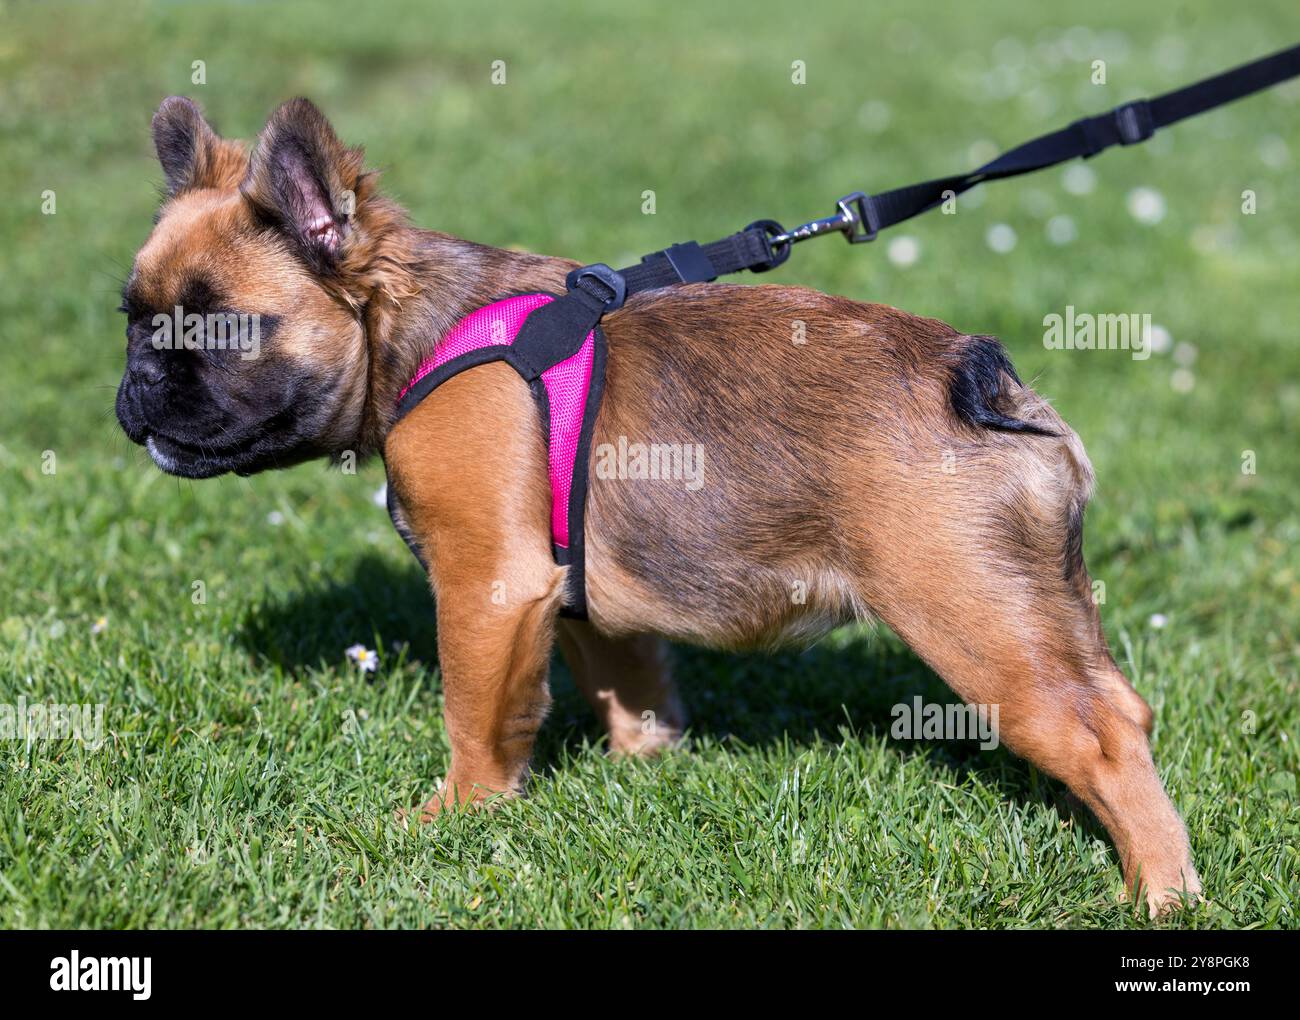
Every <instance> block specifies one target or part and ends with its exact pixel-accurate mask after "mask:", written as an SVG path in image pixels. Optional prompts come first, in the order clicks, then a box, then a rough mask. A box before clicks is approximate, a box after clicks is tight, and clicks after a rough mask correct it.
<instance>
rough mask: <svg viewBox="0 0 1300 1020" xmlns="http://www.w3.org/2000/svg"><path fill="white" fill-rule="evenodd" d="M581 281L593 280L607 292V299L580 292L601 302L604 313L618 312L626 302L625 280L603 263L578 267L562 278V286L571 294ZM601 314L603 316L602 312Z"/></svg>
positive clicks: (584, 291) (616, 271)
mask: <svg viewBox="0 0 1300 1020" xmlns="http://www.w3.org/2000/svg"><path fill="white" fill-rule="evenodd" d="M583 280H595V281H596V282H597V283H598V284H600V285H601V286H602V287H604V288H606V289H607V290H608V291H609V296H608V297H603V296H601V295H599V294H593V293H592V292H591V291H589V290H587V289H585V288H584V289H583V291H582V293H584V294H586V295H587V296H588V297H592V298H595V299H596V300H597V301H599V302H601V303H602V304H603V305H604V306H605V312H616V311H618V310H619V309H620V308H622V307H623V302H624V301H626V300H627V280H625V279H624V278H623V274H622V273H620V272H619V271H618V270H617V269H611V268H610V267H609V266H607V265H605V263H603V262H593V263H592V264H591V265H589V266H579V267H578V268H577V269H573V270H570V271H569V275H568V276H566V277H565V278H564V285H565V287H567V288H568V290H569V291H570V292H572V291H575V290H577V289H578V285H579V284H580V283H582V281H583ZM601 314H602V315H603V314H604V312H602V313H601Z"/></svg>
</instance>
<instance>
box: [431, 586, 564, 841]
mask: <svg viewBox="0 0 1300 1020" xmlns="http://www.w3.org/2000/svg"><path fill="white" fill-rule="evenodd" d="M494 584H496V585H497V587H496V588H495V589H494V588H493V585H494ZM501 591H502V586H501V585H500V581H499V579H492V578H486V577H483V578H479V579H477V580H470V579H468V578H464V577H460V578H458V579H457V581H456V582H455V583H454V584H447V583H445V582H444V583H440V584H439V588H438V659H439V663H440V665H441V668H442V682H443V693H444V699H445V702H446V707H445V713H446V724H447V735H448V739H449V741H450V743H451V764H450V766H449V768H448V770H447V776H446V778H445V779H444V780H443V782H442V784H441V786H440V788H439V790H438V792H437V794H436V795H435V796H434V797H433V799H432V800H430V801H429V802H428V803H427V804H425V805H424V809H423V811H422V813H421V816H420V817H421V820H422V821H427V820H429V819H430V818H432V817H433V816H434V815H435V814H437V813H438V811H440V810H441V809H443V808H444V807H450V806H453V805H458V804H469V803H472V802H477V801H481V800H484V799H486V798H488V797H491V796H494V795H496V794H506V795H509V794H514V793H518V792H519V791H520V790H521V789H522V788H523V785H524V779H525V776H526V774H527V771H528V762H529V759H530V758H531V756H532V751H533V741H534V739H535V738H536V736H537V731H538V729H539V728H540V726H541V725H542V721H543V719H545V717H546V711H547V708H548V707H549V705H550V700H551V699H550V691H549V688H548V685H547V667H548V663H549V660H550V655H551V646H552V643H553V637H554V626H555V624H554V620H555V613H556V608H557V605H558V597H559V589H558V587H555V588H554V590H545V589H543V590H540V591H536V590H534V591H527V590H525V591H520V592H518V593H516V594H515V596H514V597H513V598H511V597H509V595H510V592H509V587H508V586H506V587H505V595H506V597H505V598H504V599H501V600H500V601H493V597H492V594H488V593H494V592H495V593H499V592H501Z"/></svg>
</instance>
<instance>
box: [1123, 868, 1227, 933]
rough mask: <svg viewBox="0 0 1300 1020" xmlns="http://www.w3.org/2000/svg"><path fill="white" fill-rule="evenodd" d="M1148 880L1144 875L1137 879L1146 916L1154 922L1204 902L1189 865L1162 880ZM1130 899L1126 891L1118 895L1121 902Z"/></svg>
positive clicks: (1199, 886) (1196, 877)
mask: <svg viewBox="0 0 1300 1020" xmlns="http://www.w3.org/2000/svg"><path fill="white" fill-rule="evenodd" d="M1152 876H1153V877H1152V878H1150V879H1148V878H1147V876H1146V875H1142V876H1140V878H1139V883H1140V886H1141V895H1142V896H1143V898H1144V899H1145V900H1146V904H1147V914H1148V916H1149V917H1150V918H1151V919H1152V920H1155V919H1156V918H1158V917H1164V916H1166V915H1168V914H1171V913H1173V912H1174V911H1176V910H1183V909H1188V910H1192V909H1195V908H1196V907H1199V906H1201V905H1202V904H1204V903H1205V902H1206V900H1205V896H1204V894H1203V893H1202V891H1201V879H1200V876H1198V875H1197V874H1196V869H1195V868H1194V867H1192V865H1191V863H1190V862H1188V863H1187V864H1185V865H1183V867H1182V868H1180V869H1178V870H1177V871H1176V873H1174V872H1171V874H1170V875H1168V876H1165V877H1164V879H1161V878H1159V877H1156V876H1155V873H1154V872H1153V873H1152ZM1129 899H1130V897H1129V894H1128V890H1127V889H1125V890H1124V892H1123V893H1121V894H1120V900H1121V902H1128V901H1129Z"/></svg>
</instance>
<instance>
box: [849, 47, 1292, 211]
mask: <svg viewBox="0 0 1300 1020" xmlns="http://www.w3.org/2000/svg"><path fill="white" fill-rule="evenodd" d="M1297 75H1300V46H1292V47H1291V48H1290V49H1286V50H1281V51H1280V52H1278V53H1275V54H1273V55H1272V56H1269V57H1264V58H1263V59H1261V60H1256V61H1254V62H1252V63H1250V64H1245V65H1243V66H1241V67H1237V68H1233V69H1232V70H1231V71H1225V72H1224V73H1223V74H1220V75H1216V76H1215V77H1213V78H1207V79H1205V80H1204V81H1199V82H1196V83H1195V84H1193V85H1188V86H1186V87H1185V88H1181V89H1177V90H1175V91H1173V92H1167V93H1165V94H1164V95H1162V96H1157V97H1156V98H1155V99H1139V100H1136V101H1135V102H1131V103H1125V104H1124V105H1122V106H1117V107H1116V108H1115V109H1113V110H1109V111H1107V112H1106V113H1103V114H1099V115H1098V116H1096V117H1085V118H1083V119H1082V120H1077V121H1075V122H1074V123H1073V124H1071V125H1070V126H1069V127H1067V128H1063V129H1061V130H1060V131H1054V132H1052V133H1051V134H1047V135H1042V136H1041V137H1039V138H1035V139H1033V140H1032V141H1029V142H1026V143H1025V144H1023V145H1020V146H1017V147H1016V148H1014V149H1012V150H1010V151H1009V152H1004V153H1003V154H1002V155H1001V156H999V157H998V158H997V159H995V160H993V161H992V162H991V163H986V164H985V165H984V166H982V167H980V168H979V169H977V170H974V171H972V172H971V173H968V174H958V175H956V176H953V177H940V178H938V179H936V180H933V181H925V182H924V183H921V184H912V185H909V186H907V187H905V188H896V189H894V190H893V191H885V192H882V193H881V194H879V195H872V196H870V197H869V198H868V201H869V202H870V203H871V204H872V206H873V207H874V209H875V212H876V213H877V216H878V219H879V226H880V227H881V228H883V227H889V226H893V225H894V224H896V223H901V222H902V221H903V220H907V219H911V218H912V217H913V216H916V215H917V214H919V213H922V212H925V211H926V210H927V209H933V208H934V207H935V206H936V205H939V204H940V203H942V202H943V201H944V200H945V199H946V198H947V197H948V195H947V193H948V192H951V193H953V194H956V195H960V194H961V193H962V192H963V191H967V190H969V189H970V188H973V187H974V186H975V185H977V184H981V183H983V182H984V181H992V180H1001V179H1003V178H1006V177H1018V176H1019V175H1020V174H1027V173H1032V172H1033V171H1035V170H1043V169H1046V168H1047V167H1050V166H1055V165H1057V164H1058V163H1065V162H1067V161H1068V160H1071V159H1077V158H1079V157H1082V158H1084V159H1089V158H1091V157H1093V156H1095V155H1097V153H1099V152H1101V151H1103V150H1104V149H1108V148H1110V147H1111V146H1112V145H1133V144H1136V143H1137V142H1144V141H1146V140H1147V139H1148V138H1150V137H1151V136H1152V135H1153V134H1155V132H1156V130H1157V129H1159V128H1162V127H1168V126H1169V125H1171V124H1176V123H1178V121H1180V120H1185V119H1187V118H1188V117H1193V116H1195V115H1196V114H1198V113H1204V112H1205V111H1207V110H1212V109H1214V108H1215V107H1218V106H1223V105H1225V104H1227V103H1231V102H1234V101H1236V100H1238V99H1242V98H1244V97H1246V96H1249V95H1251V94H1253V93H1255V92H1259V91H1260V90H1262V89H1266V88H1269V87H1271V86H1273V85H1277V84H1278V83H1279V82H1283V81H1286V80H1287V79H1289V78H1294V77H1296V76H1297Z"/></svg>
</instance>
